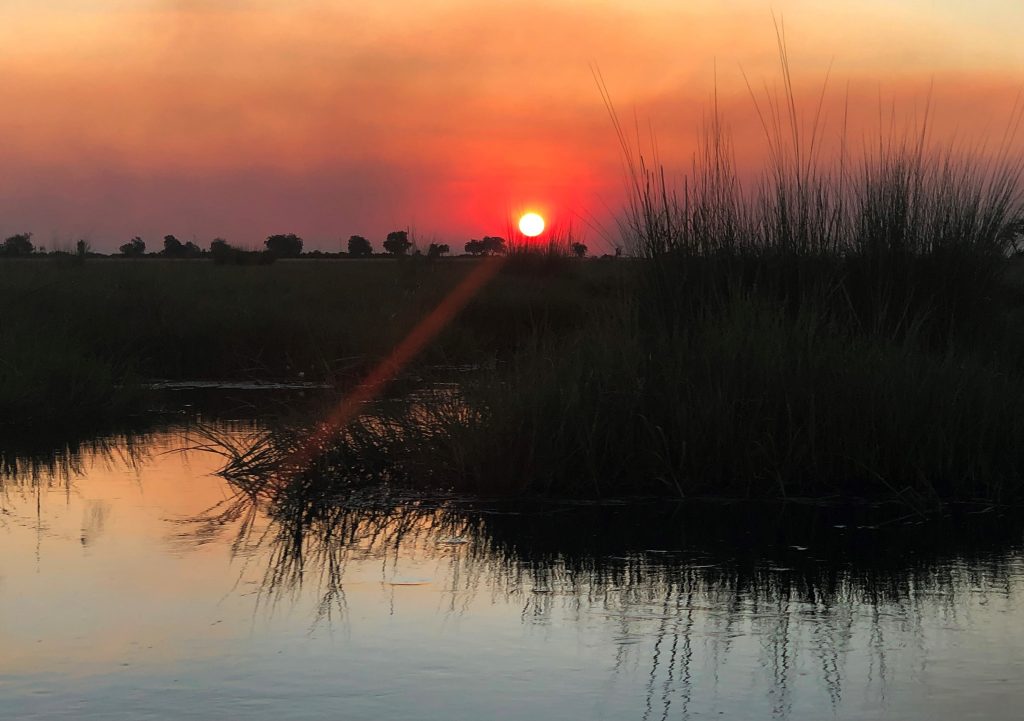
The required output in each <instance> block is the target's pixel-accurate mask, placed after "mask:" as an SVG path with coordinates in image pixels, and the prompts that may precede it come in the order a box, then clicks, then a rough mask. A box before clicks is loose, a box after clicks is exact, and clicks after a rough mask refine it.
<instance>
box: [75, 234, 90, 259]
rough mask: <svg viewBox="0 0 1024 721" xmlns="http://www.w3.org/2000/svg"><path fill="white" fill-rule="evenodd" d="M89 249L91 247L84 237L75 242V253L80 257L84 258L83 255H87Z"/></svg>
mask: <svg viewBox="0 0 1024 721" xmlns="http://www.w3.org/2000/svg"><path fill="white" fill-rule="evenodd" d="M91 250H92V248H90V247H89V242H88V241H86V240H85V239H82V240H79V241H78V242H77V243H75V255H77V256H78V257H79V258H81V259H84V258H85V256H87V255H89V251H91Z"/></svg>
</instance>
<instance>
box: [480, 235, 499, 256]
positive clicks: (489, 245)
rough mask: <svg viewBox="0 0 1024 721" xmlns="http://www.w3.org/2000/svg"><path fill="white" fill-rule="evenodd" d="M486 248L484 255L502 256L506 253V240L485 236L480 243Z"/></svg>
mask: <svg viewBox="0 0 1024 721" xmlns="http://www.w3.org/2000/svg"><path fill="white" fill-rule="evenodd" d="M480 242H481V243H483V246H484V253H486V254H487V255H501V254H502V253H504V252H505V239H504V238H499V237H498V236H496V235H485V236H484V239H483V240H481V241H480Z"/></svg>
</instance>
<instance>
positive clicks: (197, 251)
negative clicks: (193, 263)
mask: <svg viewBox="0 0 1024 721" xmlns="http://www.w3.org/2000/svg"><path fill="white" fill-rule="evenodd" d="M181 254H182V256H184V257H186V258H199V257H201V256H202V254H203V249H202V248H200V247H199V246H198V245H196V244H195V243H193V242H192V241H191V240H190V241H188V242H187V243H185V245H184V246H183V247H182V249H181Z"/></svg>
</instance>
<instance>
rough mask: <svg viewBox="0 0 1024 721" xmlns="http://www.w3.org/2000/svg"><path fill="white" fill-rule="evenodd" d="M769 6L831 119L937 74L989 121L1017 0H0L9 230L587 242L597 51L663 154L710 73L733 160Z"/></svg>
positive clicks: (689, 136) (764, 70)
mask: <svg viewBox="0 0 1024 721" xmlns="http://www.w3.org/2000/svg"><path fill="white" fill-rule="evenodd" d="M823 5H827V7H823ZM773 11H774V13H775V15H776V17H781V18H784V21H785V27H786V33H787V37H788V42H789V48H790V53H791V55H792V60H793V63H794V72H795V74H796V80H797V83H798V86H799V88H800V90H801V92H803V93H805V94H806V95H807V97H809V98H812V99H813V96H814V93H816V92H817V91H818V90H820V88H821V83H822V81H823V79H824V77H825V73H826V69H827V68H828V67H829V65H830V63H831V64H832V81H831V82H832V85H831V87H832V89H833V90H834V91H835V92H834V93H832V94H830V95H829V101H828V109H829V111H830V112H831V116H832V117H835V114H836V113H835V111H836V110H837V108H838V107H839V105H838V103H841V102H843V101H844V98H846V97H849V99H850V108H851V109H852V112H853V117H854V120H856V121H857V122H861V121H863V122H864V123H868V122H869V121H870V119H871V118H874V122H876V123H877V119H878V108H879V99H880V98H881V99H882V101H883V102H884V103H888V102H890V101H895V102H896V104H897V106H898V107H903V108H908V109H911V110H912V109H914V108H920V107H922V105H923V102H924V98H925V97H926V95H927V94H928V92H929V90H928V89H929V86H930V85H932V84H933V85H934V91H933V96H934V101H935V103H934V104H935V108H936V117H937V118H938V119H939V122H940V123H941V127H943V128H945V129H946V130H952V129H955V130H956V131H957V132H960V133H963V134H964V135H965V136H968V137H985V136H986V134H991V133H996V132H998V133H1002V130H1003V125H1004V124H1005V123H1004V119H1005V117H1006V116H1007V114H1008V112H1009V109H1010V107H1012V105H1013V102H1014V98H1015V97H1016V94H1017V91H1018V86H1019V84H1020V78H1021V77H1022V72H1024V44H1022V43H1021V41H1020V35H1019V31H1020V28H1022V27H1024V6H1022V5H1021V4H1020V3H1019V2H1017V0H979V1H977V2H974V3H971V4H970V8H968V7H967V6H966V4H965V3H963V2H960V0H931V1H929V0H904V1H903V2H898V3H897V2H887V1H883V0H857V1H856V2H829V3H826V4H823V3H820V2H810V1H792V2H784V1H779V2H775V3H773V4H772V5H769V4H767V3H764V2H753V1H749V2H748V1H747V0H735V1H733V2H711V1H707V2H704V1H691V2H686V3H680V2H669V1H663V0H653V1H647V2H643V3H637V2H629V1H627V0H620V1H616V0H606V1H605V2H583V1H582V0H580V1H574V0H547V1H544V0H536V1H534V2H498V3H487V4H480V3H477V2H468V1H465V0H436V1H434V2H406V1H401V2H399V1H393V2H387V3H379V4H376V5H374V4H367V3H346V2H326V1H324V0H288V1H287V2H286V1H285V0H247V1H245V2H243V1H242V0H179V1H177V2H166V1H165V2H158V1H155V0H153V1H151V0H48V1H47V2H46V3H39V2H38V1H37V0H0V106H2V107H3V108H4V110H3V112H2V113H0V164H2V167H3V169H4V172H3V173H2V174H0V233H2V234H3V235H10V234H12V233H15V232H22V231H26V230H28V231H33V232H34V233H35V240H36V242H37V243H38V244H40V245H45V246H47V247H49V248H50V249H53V248H56V247H60V246H62V245H63V246H68V247H70V246H71V245H72V244H73V242H74V240H75V239H77V238H86V239H88V240H89V241H90V242H91V243H92V244H93V246H94V247H96V248H97V249H99V250H104V251H109V250H113V249H115V248H116V247H117V246H118V245H120V244H121V243H123V242H125V241H126V240H127V239H128V238H130V237H131V236H134V235H141V236H143V237H144V238H146V239H148V240H150V242H151V243H153V244H154V245H155V244H156V241H157V239H158V238H159V237H162V236H163V235H165V234H168V233H174V234H176V235H177V236H178V237H180V238H183V239H193V238H194V239H195V240H196V241H197V242H199V243H200V245H202V246H203V247H206V245H208V243H209V240H210V239H211V238H213V237H215V236H222V237H225V238H228V239H229V241H231V242H232V243H233V244H237V245H239V246H243V247H244V246H247V245H249V246H257V245H260V244H261V242H262V239H263V238H264V237H266V236H267V235H268V234H271V233H297V234H299V235H301V236H303V237H304V238H305V239H306V242H307V247H308V248H310V249H312V248H322V249H331V250H337V249H339V247H340V246H339V239H342V238H347V237H348V236H349V235H351V234H354V233H358V234H362V235H366V236H367V237H370V238H371V240H373V241H374V242H375V244H377V245H378V246H379V242H380V240H381V238H382V236H383V235H384V234H386V233H387V232H388V231H389V230H394V229H396V228H404V227H407V226H409V227H412V228H413V229H414V230H415V232H416V233H417V235H419V236H420V237H421V238H430V239H433V238H437V239H439V240H440V241H442V242H453V243H461V242H463V241H464V240H466V239H468V238H469V237H471V236H477V237H479V236H480V235H483V234H489V233H501V232H502V231H503V230H504V229H505V228H506V222H507V218H508V217H509V214H510V213H512V212H515V211H517V210H519V209H524V208H536V209H539V210H542V211H544V212H545V214H546V217H547V218H548V219H549V221H553V222H555V223H560V222H561V223H565V222H569V221H571V222H573V223H574V225H575V226H576V227H578V228H581V229H582V230H583V231H584V232H585V233H587V234H588V235H589V237H588V241H589V242H591V244H592V245H593V247H594V250H596V251H598V252H600V251H602V249H603V246H605V245H610V244H611V243H612V242H614V238H613V231H614V223H613V220H612V219H613V216H614V212H615V210H616V209H617V208H618V207H620V206H621V204H622V202H623V182H622V163H621V158H620V151H619V148H618V146H617V144H616V141H615V137H614V135H613V133H612V130H611V125H610V123H609V121H608V117H607V113H606V111H605V108H604V106H603V104H602V100H601V96H600V93H599V92H598V90H597V88H596V86H595V82H594V79H593V76H592V74H591V65H592V64H596V65H597V66H598V67H599V68H600V70H601V72H602V74H603V76H604V78H605V80H606V82H607V85H608V89H609V91H610V92H611V94H612V96H613V99H614V101H615V104H616V107H617V108H618V111H619V113H620V114H621V115H623V116H624V117H626V118H628V119H629V123H630V124H632V118H633V115H634V113H635V117H636V118H638V119H639V122H640V125H641V126H642V127H643V132H642V135H644V136H646V134H647V132H648V124H649V125H650V128H652V129H653V130H654V135H655V136H656V137H657V139H658V145H659V152H660V154H661V159H662V160H663V161H665V162H667V163H668V164H670V165H671V164H673V163H683V162H684V161H685V159H686V158H687V156H688V154H689V153H690V152H691V151H692V150H693V147H694V140H695V137H696V134H697V130H698V128H699V126H700V123H701V118H702V115H703V114H704V113H705V112H706V109H707V107H708V99H709V97H710V96H711V93H712V90H713V88H714V87H715V83H716V80H715V78H716V73H717V86H718V91H719V99H720V103H721V105H722V107H723V108H724V110H725V112H726V116H727V118H729V119H730V122H731V125H732V129H733V132H734V133H735V134H736V137H737V146H738V148H739V150H740V151H741V154H742V155H743V160H741V164H742V163H743V162H745V161H746V160H747V159H750V158H753V157H754V156H755V155H756V152H757V151H756V148H757V138H758V136H759V134H760V129H759V127H758V126H757V125H756V119H755V118H754V117H753V116H752V114H751V112H750V98H749V92H748V90H747V87H746V85H745V84H744V82H743V78H742V74H741V71H740V68H741V67H742V69H743V71H745V72H746V74H747V76H748V77H750V78H751V79H752V81H753V82H755V83H756V84H760V83H761V82H762V80H766V81H767V82H768V83H769V84H771V83H774V82H776V79H777V77H778V71H777V65H778V59H777V49H776V40H775V34H774V29H773V24H772V12H773ZM716 68H717V70H716ZM847 93H848V95H847Z"/></svg>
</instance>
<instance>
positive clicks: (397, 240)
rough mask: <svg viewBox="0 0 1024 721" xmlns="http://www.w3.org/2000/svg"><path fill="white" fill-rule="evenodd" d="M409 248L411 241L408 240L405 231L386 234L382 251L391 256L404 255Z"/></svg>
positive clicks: (407, 233) (407, 232)
mask: <svg viewBox="0 0 1024 721" xmlns="http://www.w3.org/2000/svg"><path fill="white" fill-rule="evenodd" d="M411 247H412V241H411V240H409V231H407V230H396V231H393V232H391V233H388V239H387V240H385V241H384V250H386V251H387V252H389V253H391V255H405V254H406V252H407V251H408V250H409V248H411Z"/></svg>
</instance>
